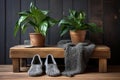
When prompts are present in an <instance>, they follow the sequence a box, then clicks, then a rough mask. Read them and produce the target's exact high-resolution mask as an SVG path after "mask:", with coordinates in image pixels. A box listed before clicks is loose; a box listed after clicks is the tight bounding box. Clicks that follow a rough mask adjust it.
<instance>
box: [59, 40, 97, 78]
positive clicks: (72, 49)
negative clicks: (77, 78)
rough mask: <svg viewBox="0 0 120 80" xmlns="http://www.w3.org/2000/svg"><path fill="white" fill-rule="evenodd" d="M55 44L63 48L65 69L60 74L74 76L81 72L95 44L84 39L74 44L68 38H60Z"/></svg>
mask: <svg viewBox="0 0 120 80" xmlns="http://www.w3.org/2000/svg"><path fill="white" fill-rule="evenodd" d="M57 45H58V47H61V48H64V49H65V53H64V55H65V59H64V60H65V70H64V71H63V72H62V75H64V76H74V75H75V74H78V73H83V72H84V71H85V69H86V66H87V62H88V61H89V58H90V55H91V54H92V52H93V50H94V48H95V44H93V43H91V42H90V41H86V42H83V43H78V44H77V45H74V44H72V43H71V41H70V40H61V41H59V42H58V44H57Z"/></svg>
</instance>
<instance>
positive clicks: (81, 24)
mask: <svg viewBox="0 0 120 80" xmlns="http://www.w3.org/2000/svg"><path fill="white" fill-rule="evenodd" d="M85 20H86V14H85V12H84V11H75V10H69V15H68V16H65V17H64V18H63V19H61V20H60V21H59V24H58V25H59V26H60V35H61V36H63V35H64V34H65V33H67V32H68V31H69V30H73V31H76V30H89V31H91V32H102V29H101V28H100V27H98V26H97V25H96V24H95V23H87V22H86V21H85Z"/></svg>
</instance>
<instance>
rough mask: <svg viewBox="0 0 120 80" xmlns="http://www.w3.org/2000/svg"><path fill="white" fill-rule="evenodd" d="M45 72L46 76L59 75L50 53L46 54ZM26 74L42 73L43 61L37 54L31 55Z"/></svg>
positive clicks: (37, 74) (36, 74) (33, 75)
mask: <svg viewBox="0 0 120 80" xmlns="http://www.w3.org/2000/svg"><path fill="white" fill-rule="evenodd" d="M45 73H46V74H47V75H48V76H58V75H60V70H59V69H58V67H57V64H56V62H55V60H54V57H53V55H51V54H48V55H47V57H46V60H45ZM28 74H29V76H32V77H35V76H40V75H42V74H43V63H42V60H41V58H40V55H39V54H36V55H34V56H33V59H32V61H31V66H30V68H29V70H28Z"/></svg>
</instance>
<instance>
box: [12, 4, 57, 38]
mask: <svg viewBox="0 0 120 80" xmlns="http://www.w3.org/2000/svg"><path fill="white" fill-rule="evenodd" d="M19 15H20V18H19V19H18V21H17V22H16V25H15V28H14V36H16V34H17V32H18V30H19V29H21V31H22V32H23V33H25V32H26V29H27V28H28V27H30V26H29V25H31V26H32V27H33V29H34V32H35V33H41V34H42V35H43V36H46V34H47V30H48V28H50V27H51V26H54V25H55V24H56V23H57V20H55V19H54V18H52V17H50V16H48V11H44V10H40V9H38V8H37V7H36V6H35V5H34V4H33V2H31V3H30V9H29V10H28V11H23V12H19Z"/></svg>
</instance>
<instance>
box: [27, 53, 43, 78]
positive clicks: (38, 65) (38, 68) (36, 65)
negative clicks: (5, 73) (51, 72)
mask: <svg viewBox="0 0 120 80" xmlns="http://www.w3.org/2000/svg"><path fill="white" fill-rule="evenodd" d="M42 66H43V64H42V61H41V58H40V56H39V54H36V55H34V56H33V59H32V61H31V66H30V68H29V70H28V75H29V76H31V77H35V76H40V75H42V73H43V70H42Z"/></svg>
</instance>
